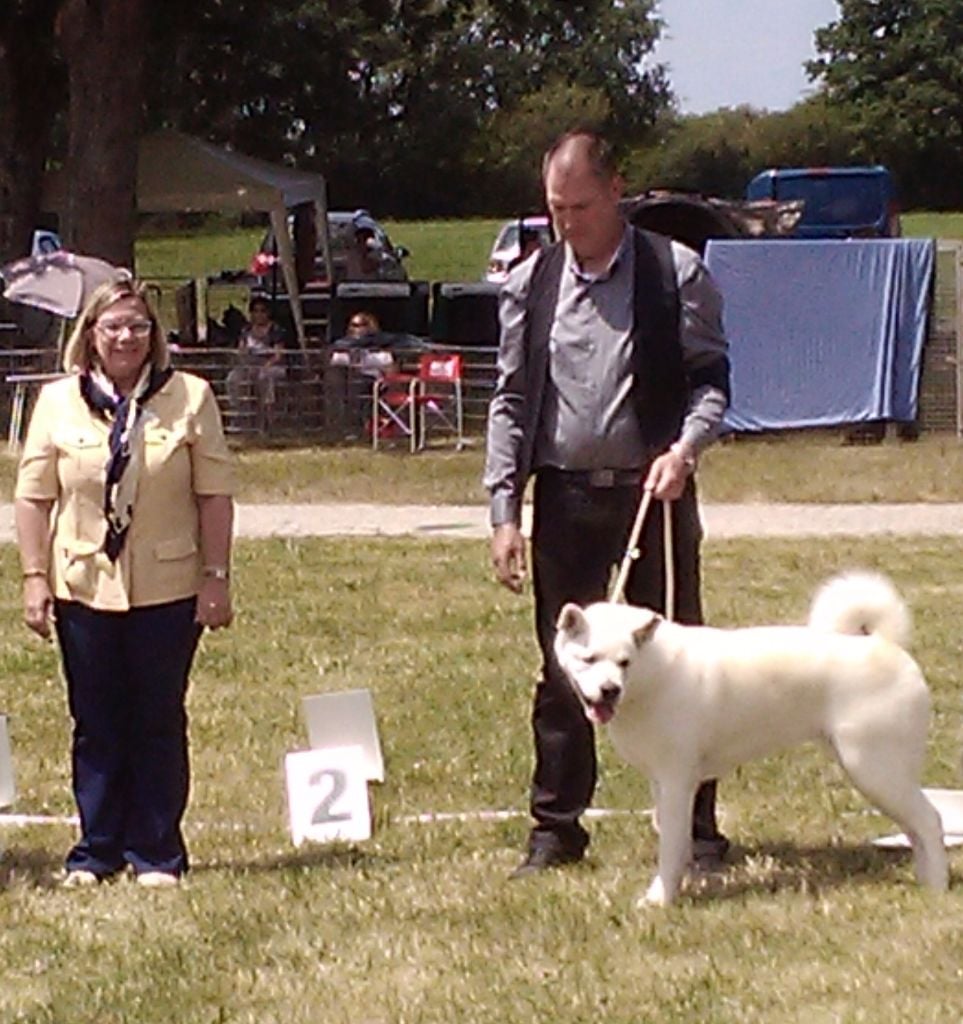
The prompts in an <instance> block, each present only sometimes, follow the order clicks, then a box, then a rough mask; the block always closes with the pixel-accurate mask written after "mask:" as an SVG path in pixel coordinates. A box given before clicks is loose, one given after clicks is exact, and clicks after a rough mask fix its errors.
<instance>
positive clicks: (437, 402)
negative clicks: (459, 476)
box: [371, 352, 465, 452]
mask: <svg viewBox="0 0 963 1024" xmlns="http://www.w3.org/2000/svg"><path fill="white" fill-rule="evenodd" d="M461 382H462V357H461V356H460V355H457V354H455V353H448V352H444V353H442V352H425V353H423V354H422V355H421V357H420V358H419V360H418V369H417V372H416V373H414V374H385V375H384V376H383V377H381V378H380V379H378V380H376V381H375V384H374V388H373V389H372V399H371V445H372V447H373V448H375V449H377V447H378V444H379V440H380V439H381V438H383V437H396V438H397V437H406V438H407V439H408V445H409V448H410V450H411V451H412V452H415V451H418V449H419V448H424V447H425V445H426V444H427V443H428V434H429V431H430V430H432V429H433V428H439V427H440V428H441V429H443V430H445V431H446V432H448V433H450V434H452V435H454V437H455V444H456V447H457V448H458V449H459V450H461V449H462V448H463V447H464V445H465V413H464V405H463V401H462V384H461Z"/></svg>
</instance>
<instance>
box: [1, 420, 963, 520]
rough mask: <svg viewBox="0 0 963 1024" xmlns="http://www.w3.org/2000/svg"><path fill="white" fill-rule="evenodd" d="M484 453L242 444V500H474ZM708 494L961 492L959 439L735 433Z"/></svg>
mask: <svg viewBox="0 0 963 1024" xmlns="http://www.w3.org/2000/svg"><path fill="white" fill-rule="evenodd" d="M483 462H484V453H483V451H482V439H481V438H476V439H475V442H474V443H473V445H472V446H471V447H470V448H469V449H468V450H466V451H463V452H455V451H452V450H451V449H445V448H441V447H439V448H435V449H431V450H429V451H427V452H423V453H421V454H419V455H416V456H411V455H408V454H406V453H405V452H402V451H399V450H395V451H384V452H372V451H371V450H370V449H369V448H367V447H364V446H356V447H331V448H326V447H320V446H302V447H292V448H281V449H271V448H259V447H254V446H250V447H247V446H246V447H241V448H240V449H239V450H238V477H239V492H238V498H239V500H240V501H242V502H249V503H250V502H266V503H276V502H317V501H343V502H382V503H387V504H400V505H406V504H427V505H436V504H458V505H462V504H468V505H471V504H480V503H483V502H484V501H485V500H486V495H485V492H484V490H483V488H482V486H481V477H482V467H483ZM15 472H16V461H15V460H14V459H13V458H11V457H10V456H9V455H6V454H0V501H9V500H10V497H11V495H12V493H13V480H14V475H15ZM699 487H700V492H701V494H702V497H703V499H704V500H707V501H718V502H722V501H726V502H729V501H749V502H761V501H801V502H834V501H842V502H918V501H923V502H926V501H932V502H958V501H963V444H961V442H960V441H958V440H957V439H956V437H954V436H952V435H935V434H934V435H926V436H924V437H922V438H921V439H920V440H919V441H916V442H897V441H895V440H888V441H886V442H884V443H883V444H879V445H848V444H845V443H844V438H843V433H842V431H837V432H831V431H825V432H819V433H815V434H802V433H800V434H792V435H790V436H787V437H781V436H777V435H772V436H769V437H767V438H739V439H737V440H732V441H728V442H723V443H721V444H717V445H716V446H715V447H713V448H711V449H710V450H709V451H708V452H707V453H706V455H705V457H704V458H703V460H702V466H701V468H700V471H699Z"/></svg>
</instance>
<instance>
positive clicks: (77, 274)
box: [0, 249, 132, 317]
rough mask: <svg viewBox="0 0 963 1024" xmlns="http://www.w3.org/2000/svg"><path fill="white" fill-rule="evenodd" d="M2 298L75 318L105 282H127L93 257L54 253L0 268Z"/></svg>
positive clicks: (125, 274)
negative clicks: (2, 285)
mask: <svg viewBox="0 0 963 1024" xmlns="http://www.w3.org/2000/svg"><path fill="white" fill-rule="evenodd" d="M0 277H2V278H3V283H4V289H3V296H4V298H6V299H9V300H10V301H11V302H21V303H23V304H24V305H27V306H36V307H38V308H39V309H45V310H46V311H47V312H48V313H56V314H57V316H62V317H75V316H76V315H77V314H78V313H79V312H80V310H81V309H83V307H84V305H85V304H86V302H87V300H88V299H89V298H90V296H91V295H92V294H93V292H94V291H95V290H96V289H97V288H98V287H100V285H102V284H106V283H107V282H108V281H122V280H130V279H131V277H132V274H131V272H130V271H129V270H127V269H126V268H124V267H115V266H113V265H112V264H110V263H107V262H106V261H104V260H101V259H97V258H96V257H95V256H79V255H77V254H76V253H72V252H66V251H65V250H63V249H59V250H58V251H57V252H52V253H46V254H43V255H39V256H28V257H26V258H25V259H20V260H16V261H15V262H13V263H7V264H6V265H5V266H3V267H0Z"/></svg>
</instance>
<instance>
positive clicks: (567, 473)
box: [542, 466, 642, 487]
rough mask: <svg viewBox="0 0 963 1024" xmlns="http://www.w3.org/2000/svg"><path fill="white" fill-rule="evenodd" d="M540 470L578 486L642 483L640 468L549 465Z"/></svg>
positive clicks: (627, 485)
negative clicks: (570, 467) (576, 467)
mask: <svg viewBox="0 0 963 1024" xmlns="http://www.w3.org/2000/svg"><path fill="white" fill-rule="evenodd" d="M542 472H543V473H551V474H552V475H553V476H558V477H559V478H560V479H563V480H565V481H567V482H570V483H573V484H575V485H576V486H579V487H638V486H639V485H640V484H641V483H642V470H641V469H556V468H555V467H554V466H551V467H546V468H545V469H544V470H542Z"/></svg>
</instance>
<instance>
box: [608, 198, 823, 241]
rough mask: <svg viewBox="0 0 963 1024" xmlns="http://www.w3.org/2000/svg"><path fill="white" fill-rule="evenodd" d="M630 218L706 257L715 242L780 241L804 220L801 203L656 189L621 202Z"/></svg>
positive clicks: (641, 225)
mask: <svg viewBox="0 0 963 1024" xmlns="http://www.w3.org/2000/svg"><path fill="white" fill-rule="evenodd" d="M620 205H621V208H622V213H623V214H624V216H625V218H626V220H628V221H629V222H630V223H631V224H634V225H635V226H636V227H639V228H645V229H646V230H647V231H655V232H657V233H658V234H660V235H666V236H668V237H669V238H673V239H675V240H676V241H677V242H681V243H682V244H683V245H687V246H689V248H690V249H695V251H696V252H698V253H699V254H700V255H704V254H705V250H706V244H707V243H708V242H709V240H710V239H712V238H729V239H736V238H779V237H786V236H787V235H790V234H792V231H793V229H794V228H795V226H796V224H797V223H798V221H799V217H800V214H801V211H802V205H803V204H802V203H801V202H800V201H798V200H775V199H756V200H753V201H751V202H750V201H747V200H738V199H735V200H734V199H719V198H718V197H716V196H704V195H702V194H701V193H699V192H686V191H682V190H681V189H672V188H652V189H648V190H647V191H645V192H640V193H639V194H638V195H634V196H627V197H626V198H625V199H623V200H622V202H621V204H620Z"/></svg>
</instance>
